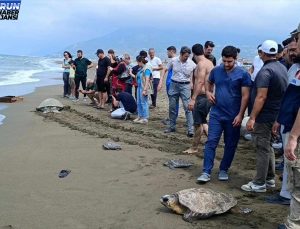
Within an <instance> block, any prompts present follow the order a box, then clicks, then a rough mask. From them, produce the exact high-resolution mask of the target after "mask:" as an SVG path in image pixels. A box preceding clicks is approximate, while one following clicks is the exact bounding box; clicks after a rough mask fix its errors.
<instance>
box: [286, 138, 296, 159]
mask: <svg viewBox="0 0 300 229" xmlns="http://www.w3.org/2000/svg"><path fill="white" fill-rule="evenodd" d="M296 147H297V137H295V136H292V135H290V136H289V139H288V142H287V144H286V146H285V148H284V156H285V157H286V158H287V159H288V160H289V161H295V160H296V159H297V157H296V155H295V150H296Z"/></svg>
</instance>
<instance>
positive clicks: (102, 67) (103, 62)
mask: <svg viewBox="0 0 300 229" xmlns="http://www.w3.org/2000/svg"><path fill="white" fill-rule="evenodd" d="M110 65H111V62H110V59H109V58H108V57H107V56H106V57H104V58H103V59H100V58H99V60H98V68H97V78H105V76H106V74H107V70H108V67H110Z"/></svg>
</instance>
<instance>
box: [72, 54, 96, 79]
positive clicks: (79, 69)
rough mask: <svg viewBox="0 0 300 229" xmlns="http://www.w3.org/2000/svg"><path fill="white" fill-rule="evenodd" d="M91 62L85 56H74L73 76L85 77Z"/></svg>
mask: <svg viewBox="0 0 300 229" xmlns="http://www.w3.org/2000/svg"><path fill="white" fill-rule="evenodd" d="M91 63H92V62H91V61H90V60H88V59H87V58H85V57H82V58H76V59H75V61H74V64H75V66H76V71H75V77H87V68H88V66H89V65H90V64H91Z"/></svg>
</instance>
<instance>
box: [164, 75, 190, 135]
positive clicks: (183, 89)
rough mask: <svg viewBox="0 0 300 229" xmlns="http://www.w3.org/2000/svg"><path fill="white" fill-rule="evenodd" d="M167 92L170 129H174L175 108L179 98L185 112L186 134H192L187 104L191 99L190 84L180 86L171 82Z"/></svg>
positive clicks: (176, 114)
mask: <svg viewBox="0 0 300 229" xmlns="http://www.w3.org/2000/svg"><path fill="white" fill-rule="evenodd" d="M168 92H169V119H170V128H171V129H176V119H177V116H178V113H177V107H178V105H179V98H181V101H182V104H183V108H184V111H185V117H186V124H187V127H188V133H194V126H193V124H194V121H193V113H192V112H191V111H189V109H188V104H189V101H190V98H191V86H190V84H180V83H176V82H173V81H172V82H171V84H170V89H169V91H168Z"/></svg>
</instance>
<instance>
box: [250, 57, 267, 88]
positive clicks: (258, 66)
mask: <svg viewBox="0 0 300 229" xmlns="http://www.w3.org/2000/svg"><path fill="white" fill-rule="evenodd" d="M252 65H253V68H254V71H253V73H252V74H251V80H252V81H253V82H254V80H255V78H256V75H257V73H258V72H259V70H260V69H261V68H262V66H264V62H263V61H262V59H260V57H259V56H258V55H257V56H255V57H254V59H253V64H252Z"/></svg>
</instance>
